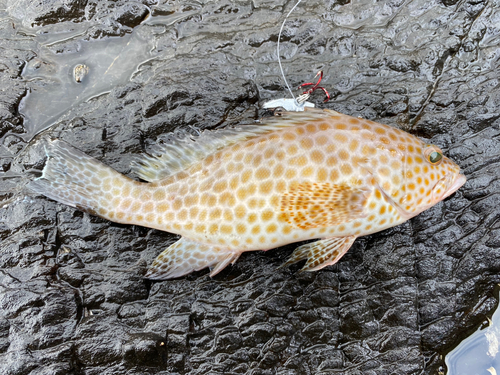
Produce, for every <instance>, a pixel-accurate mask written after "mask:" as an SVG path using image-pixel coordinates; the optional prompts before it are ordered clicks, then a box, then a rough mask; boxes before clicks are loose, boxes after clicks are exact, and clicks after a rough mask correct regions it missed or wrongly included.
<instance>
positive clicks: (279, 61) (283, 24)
mask: <svg viewBox="0 0 500 375" xmlns="http://www.w3.org/2000/svg"><path fill="white" fill-rule="evenodd" d="M301 1H302V0H298V1H297V3H296V4H295V5H294V6H293V8H292V9H291V10H290V11H289V12H288V14H287V15H286V17H285V19H284V20H283V23H282V24H281V28H280V32H279V34H278V45H277V51H278V64H279V66H280V70H281V75H282V76H283V80H284V81H285V85H286V87H287V88H288V91H290V95H292V98H293V100H295V96H294V95H293V92H292V89H291V88H290V86H289V85H288V81H287V80H286V77H285V72H284V71H283V66H282V65H281V58H280V40H281V32H282V31H283V27H285V22H286V20H287V19H288V17H289V16H290V14H292V12H293V11H294V10H295V8H297V5H299V4H300V2H301ZM306 99H307V98H306Z"/></svg>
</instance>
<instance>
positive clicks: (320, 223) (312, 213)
mask: <svg viewBox="0 0 500 375" xmlns="http://www.w3.org/2000/svg"><path fill="white" fill-rule="evenodd" d="M370 193H371V190H369V189H360V188H355V187H351V186H349V185H343V184H331V183H313V182H304V183H300V184H297V185H296V186H292V187H291V188H290V189H289V190H288V191H287V192H286V193H285V194H283V196H282V197H281V211H282V212H283V214H284V217H285V220H286V221H288V223H289V224H290V225H292V226H294V227H296V228H301V229H312V228H320V227H329V226H332V225H338V224H342V223H346V222H349V221H351V220H354V219H356V218H359V217H363V216H365V215H366V210H365V208H366V202H367V199H368V197H369V195H370Z"/></svg>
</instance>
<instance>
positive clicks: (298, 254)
mask: <svg viewBox="0 0 500 375" xmlns="http://www.w3.org/2000/svg"><path fill="white" fill-rule="evenodd" d="M355 239H356V236H347V237H332V238H327V239H324V240H320V241H316V242H311V243H308V244H305V245H302V246H299V247H298V248H296V249H295V251H294V252H293V253H292V256H291V257H290V259H288V261H287V262H286V263H285V264H283V266H282V267H285V266H288V265H290V264H294V263H297V262H299V261H301V260H303V259H307V262H306V264H305V266H304V267H302V271H316V270H319V269H321V268H323V267H326V266H331V265H332V264H335V263H337V262H338V261H339V259H340V258H342V256H344V254H345V253H346V252H347V250H349V248H350V247H351V246H352V244H353V242H354V240H355Z"/></svg>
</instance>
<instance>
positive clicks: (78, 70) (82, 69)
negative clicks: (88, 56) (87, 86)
mask: <svg viewBox="0 0 500 375" xmlns="http://www.w3.org/2000/svg"><path fill="white" fill-rule="evenodd" d="M88 73H89V67H88V66H87V65H85V64H78V65H77V66H75V68H74V69H73V77H74V78H75V81H76V82H78V83H80V82H82V80H83V78H84V77H85V76H86V75H87V74H88Z"/></svg>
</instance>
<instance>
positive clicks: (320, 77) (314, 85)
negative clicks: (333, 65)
mask: <svg viewBox="0 0 500 375" xmlns="http://www.w3.org/2000/svg"><path fill="white" fill-rule="evenodd" d="M317 76H319V79H318V82H316V83H312V82H308V83H303V84H302V85H300V86H299V89H301V88H303V87H305V86H312V87H311V88H310V89H309V90H306V91H304V92H303V93H302V95H311V94H312V93H313V92H314V90H316V89H320V90H322V91H323V92H324V93H325V95H326V99H325V100H324V101H323V103H326V102H327V101H329V100H330V94H329V93H328V91H326V89H325V88H324V87H322V86H320V85H319V83H320V82H321V80H322V79H323V71H322V70H320V71H319V72H318V73H317V74H316V75H315V76H314V78H316V77H317Z"/></svg>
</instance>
